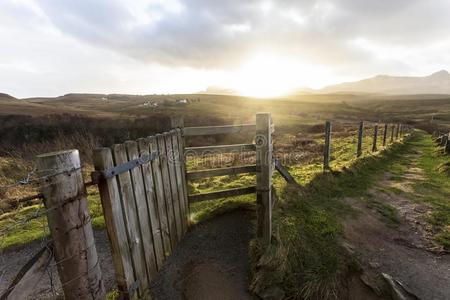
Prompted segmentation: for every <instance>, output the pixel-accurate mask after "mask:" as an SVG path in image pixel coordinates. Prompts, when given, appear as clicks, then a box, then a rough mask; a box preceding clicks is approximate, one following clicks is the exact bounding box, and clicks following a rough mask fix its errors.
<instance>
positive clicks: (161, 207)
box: [149, 137, 172, 257]
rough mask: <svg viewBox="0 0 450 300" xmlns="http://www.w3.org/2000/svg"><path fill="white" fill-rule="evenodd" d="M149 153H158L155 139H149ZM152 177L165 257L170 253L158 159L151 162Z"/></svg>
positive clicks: (167, 223)
mask: <svg viewBox="0 0 450 300" xmlns="http://www.w3.org/2000/svg"><path fill="white" fill-rule="evenodd" d="M149 141H150V151H158V142H157V140H156V137H150V139H149ZM152 169H153V175H154V177H155V191H156V201H157V203H158V215H159V222H160V226H161V235H162V239H163V245H164V255H165V256H166V257H167V256H169V255H170V254H171V253H172V246H171V243H170V232H169V220H168V217H167V208H166V201H165V195H164V183H163V179H162V172H161V160H160V158H159V155H158V157H157V158H156V159H155V160H154V161H152Z"/></svg>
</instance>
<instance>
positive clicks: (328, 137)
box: [323, 121, 331, 170]
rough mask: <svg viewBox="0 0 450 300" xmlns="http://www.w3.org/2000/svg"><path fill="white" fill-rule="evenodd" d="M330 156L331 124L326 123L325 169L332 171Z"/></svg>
mask: <svg viewBox="0 0 450 300" xmlns="http://www.w3.org/2000/svg"><path fill="white" fill-rule="evenodd" d="M330 154H331V122H330V121H326V122H325V145H324V148H323V169H324V170H329V169H330Z"/></svg>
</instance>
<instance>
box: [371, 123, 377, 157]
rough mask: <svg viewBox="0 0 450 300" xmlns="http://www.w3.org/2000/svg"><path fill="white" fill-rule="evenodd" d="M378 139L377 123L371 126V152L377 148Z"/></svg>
mask: <svg viewBox="0 0 450 300" xmlns="http://www.w3.org/2000/svg"><path fill="white" fill-rule="evenodd" d="M377 141H378V124H377V125H375V127H374V128H373V143H372V152H376V151H377V150H378V147H377Z"/></svg>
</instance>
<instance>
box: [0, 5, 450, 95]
mask: <svg viewBox="0 0 450 300" xmlns="http://www.w3.org/2000/svg"><path fill="white" fill-rule="evenodd" d="M449 13H450V1H448V0H432V1H431V0H377V1H366V0H335V1H322V0H318V1H313V0H308V1H306V0H305V1H302V0H297V1H293V0H281V1H270V0H262V1H261V0H246V1H244V0H209V1H206V0H184V1H183V0H133V1H130V0H0V92H5V93H9V94H11V95H13V96H16V97H32V96H58V95H62V94H66V93H70V92H90V93H127V94H153V93H158V94H159V93H191V92H198V91H202V90H205V89H206V88H207V87H208V86H219V87H224V88H229V89H233V90H236V91H238V92H239V93H241V94H244V95H249V96H260V97H264V96H276V95H281V94H283V93H287V92H289V91H291V90H295V89H298V88H302V87H311V88H321V87H323V86H326V85H329V84H333V83H339V82H342V81H351V80H357V79H362V78H365V77H370V76H374V75H377V74H390V75H406V76H424V75H428V74H430V73H433V72H435V71H439V70H441V69H450V17H449Z"/></svg>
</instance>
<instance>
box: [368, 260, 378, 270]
mask: <svg viewBox="0 0 450 300" xmlns="http://www.w3.org/2000/svg"><path fill="white" fill-rule="evenodd" d="M369 266H370V267H371V268H374V269H378V268H379V267H380V263H378V262H376V261H371V262H369Z"/></svg>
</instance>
